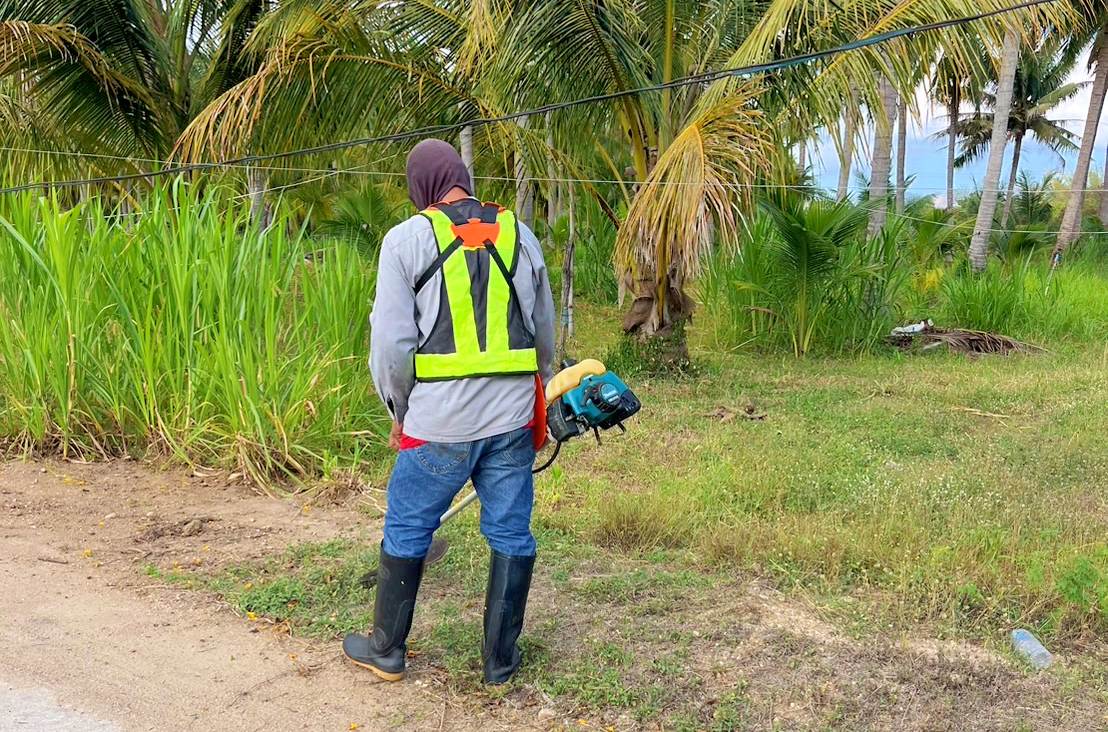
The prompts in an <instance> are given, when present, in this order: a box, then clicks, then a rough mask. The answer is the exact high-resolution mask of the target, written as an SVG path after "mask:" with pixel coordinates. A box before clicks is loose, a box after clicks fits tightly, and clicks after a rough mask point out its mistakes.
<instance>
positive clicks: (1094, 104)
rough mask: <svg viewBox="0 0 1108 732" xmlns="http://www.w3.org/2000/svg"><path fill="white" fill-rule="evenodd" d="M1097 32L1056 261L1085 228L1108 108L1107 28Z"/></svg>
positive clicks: (1057, 244)
mask: <svg viewBox="0 0 1108 732" xmlns="http://www.w3.org/2000/svg"><path fill="white" fill-rule="evenodd" d="M1097 35H1098V38H1097V41H1096V43H1095V44H1094V46H1093V47H1094V48H1096V49H1097V56H1096V75H1095V76H1094V77H1093V89H1092V94H1091V95H1090V97H1089V112H1088V114H1086V115H1085V130H1084V131H1083V132H1082V133H1081V149H1080V150H1079V151H1078V153H1077V164H1076V165H1075V166H1074V168H1073V185H1072V187H1071V188H1070V195H1069V201H1067V202H1066V212H1065V213H1064V214H1063V215H1062V226H1061V233H1060V234H1058V241H1057V243H1056V244H1055V245H1054V257H1053V260H1054V263H1055V264H1057V263H1058V262H1059V261H1060V260H1061V257H1062V253H1063V252H1064V251H1065V250H1066V249H1068V248H1069V246H1070V245H1071V244H1073V242H1074V240H1075V239H1077V235H1078V234H1079V233H1080V230H1081V209H1082V207H1083V206H1084V203H1085V188H1086V186H1087V185H1088V182H1089V165H1090V164H1091V162H1092V157H1093V145H1094V144H1095V143H1096V130H1097V127H1098V126H1099V125H1100V113H1101V111H1102V110H1103V108H1104V93H1105V91H1106V89H1108V39H1106V38H1105V31H1104V30H1101V31H1100V32H1099V33H1098V34H1097ZM1102 209H1103V201H1102Z"/></svg>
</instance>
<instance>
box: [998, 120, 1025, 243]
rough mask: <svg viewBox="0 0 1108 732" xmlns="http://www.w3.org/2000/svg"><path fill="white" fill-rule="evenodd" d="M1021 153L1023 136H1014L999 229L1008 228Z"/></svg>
mask: <svg viewBox="0 0 1108 732" xmlns="http://www.w3.org/2000/svg"><path fill="white" fill-rule="evenodd" d="M1021 152H1023V135H1022V134H1018V135H1016V139H1015V142H1014V144H1013V145H1012V170H1011V171H1010V172H1009V173H1008V190H1007V191H1006V192H1005V194H1004V213H1002V214H1001V215H1000V228H1002V229H1006V228H1008V217H1009V216H1011V215H1012V198H1013V197H1014V196H1015V195H1016V179H1017V178H1018V177H1019V172H1020V153H1021Z"/></svg>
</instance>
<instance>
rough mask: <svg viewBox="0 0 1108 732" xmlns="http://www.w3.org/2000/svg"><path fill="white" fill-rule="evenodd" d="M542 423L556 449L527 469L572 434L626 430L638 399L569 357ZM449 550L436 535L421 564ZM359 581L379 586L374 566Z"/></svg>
mask: <svg viewBox="0 0 1108 732" xmlns="http://www.w3.org/2000/svg"><path fill="white" fill-rule="evenodd" d="M546 405H547V406H546V424H547V429H548V430H549V433H550V436H551V437H552V438H553V440H554V451H553V453H552V454H551V456H550V458H549V459H547V461H546V462H545V463H543V464H542V465H540V466H539V467H537V468H535V469H534V470H532V471H531V472H533V473H541V472H542V471H544V470H546V469H547V468H549V467H550V466H551V465H553V464H554V461H555V460H557V459H558V454H559V453H560V452H561V450H562V444H563V443H565V442H568V441H569V440H571V439H573V438H574V437H579V436H581V435H584V434H586V433H587V432H590V431H591V432H592V433H593V435H594V436H595V437H596V442H597V444H600V431H601V430H610V429H611V428H613V427H618V428H619V429H620V431H622V432H626V431H627V430H626V428H625V427H624V426H623V422H624V421H625V420H627V419H628V418H629V417H632V416H634V415H635V414H636V413H637V412H638V411H639V410H640V409H641V408H642V403H641V402H640V401H639V400H638V397H636V396H635V394H634V392H632V391H631V389H629V388H628V387H627V384H625V383H623V381H622V380H621V379H620V378H619V377H618V376H616V375H615V374H614V373H612V372H611V371H608V369H607V368H605V366H604V364H602V363H600V362H599V361H597V360H596V359H591V358H590V359H586V360H584V361H582V362H581V363H576V362H574V361H570V360H567V361H565V362H564V363H563V364H562V370H561V371H559V372H558V373H557V374H556V375H555V376H554V378H553V379H551V380H550V383H549V384H547V386H546ZM476 500H477V491H475V490H474V491H470V492H469V493H468V494H466V496H465V497H464V498H462V499H461V500H460V501H458V502H457V503H455V504H454V505H453V506H451V507H450V510H449V511H447V512H446V513H444V514H443V515H442V518H440V519H439V528H440V529H441V528H442V527H443V525H444V524H446V522H447V521H450V520H451V519H452V518H454V517H455V516H457V515H458V514H459V513H461V512H462V511H464V510H465V509H466V508H467V507H468V506H469V505H470V504H471V503H473V502H474V501H476ZM447 549H449V545H448V544H447V541H446V539H444V538H442V537H441V536H435V537H434V538H433V539H432V540H431V547H430V548H429V549H428V551H427V556H426V557H425V558H424V560H423V563H424V565H425V566H426V565H428V564H434V563H435V562H437V561H439V560H440V559H442V558H443V557H444V556H445V555H446V551H447ZM361 584H362V586H363V587H365V588H366V589H369V588H371V587H373V586H374V585H376V584H377V570H376V569H374V570H372V571H370V572H368V573H367V574H366V575H365V576H363V577H362V579H361Z"/></svg>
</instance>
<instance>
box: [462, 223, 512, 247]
mask: <svg viewBox="0 0 1108 732" xmlns="http://www.w3.org/2000/svg"><path fill="white" fill-rule="evenodd" d="M450 230H451V231H453V232H454V236H456V237H458V238H459V239H461V240H462V246H463V247H464V248H466V249H484V248H485V242H488V243H490V244H496V239H497V237H499V236H500V222H499V221H494V222H493V223H491V224H486V223H485V222H484V221H482V220H481V219H470V220H469V221H467V222H466V223H464V224H451V225H450Z"/></svg>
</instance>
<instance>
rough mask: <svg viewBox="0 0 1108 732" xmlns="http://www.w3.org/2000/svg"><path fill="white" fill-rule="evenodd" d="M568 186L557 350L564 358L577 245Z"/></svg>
mask: <svg viewBox="0 0 1108 732" xmlns="http://www.w3.org/2000/svg"><path fill="white" fill-rule="evenodd" d="M567 187H568V188H569V236H568V237H567V238H566V251H565V258H564V259H563V260H562V336H561V338H560V339H559V341H560V344H559V346H558V352H559V353H560V354H561V357H562V358H563V359H564V358H565V357H566V346H567V344H568V343H569V339H570V338H572V337H573V255H574V250H575V249H576V247H577V242H576V239H577V229H576V221H575V220H574V213H573V209H574V205H573V204H574V200H573V186H567Z"/></svg>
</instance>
